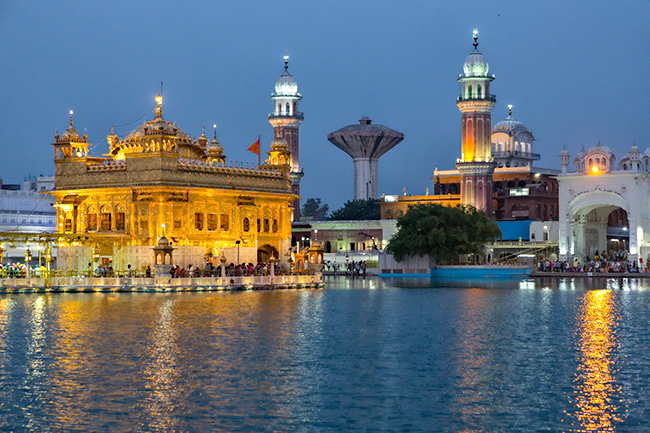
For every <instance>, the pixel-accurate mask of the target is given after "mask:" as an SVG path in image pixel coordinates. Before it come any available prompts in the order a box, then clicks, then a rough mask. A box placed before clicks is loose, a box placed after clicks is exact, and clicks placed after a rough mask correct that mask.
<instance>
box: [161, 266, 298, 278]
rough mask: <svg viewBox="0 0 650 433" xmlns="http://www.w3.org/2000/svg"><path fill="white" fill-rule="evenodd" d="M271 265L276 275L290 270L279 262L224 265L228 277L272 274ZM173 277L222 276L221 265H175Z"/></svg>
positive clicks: (171, 273)
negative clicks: (185, 266)
mask: <svg viewBox="0 0 650 433" xmlns="http://www.w3.org/2000/svg"><path fill="white" fill-rule="evenodd" d="M271 266H274V269H273V272H274V274H275V275H286V274H288V273H289V272H288V271H287V269H286V268H285V267H284V266H282V267H280V266H278V265H277V264H271V263H266V262H260V263H257V264H256V265H254V264H253V263H242V264H239V265H236V264H234V263H230V264H229V265H226V266H225V267H224V270H225V274H226V275H225V276H226V277H242V276H264V275H271ZM169 274H170V275H171V277H172V278H197V277H221V276H222V275H221V266H214V265H213V264H212V263H210V262H206V264H205V267H203V268H201V267H199V266H193V265H189V266H188V267H187V269H185V268H184V267H182V266H178V265H174V266H172V268H171V269H170V271H169Z"/></svg>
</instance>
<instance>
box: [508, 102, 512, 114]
mask: <svg viewBox="0 0 650 433" xmlns="http://www.w3.org/2000/svg"><path fill="white" fill-rule="evenodd" d="M508 116H512V104H508Z"/></svg>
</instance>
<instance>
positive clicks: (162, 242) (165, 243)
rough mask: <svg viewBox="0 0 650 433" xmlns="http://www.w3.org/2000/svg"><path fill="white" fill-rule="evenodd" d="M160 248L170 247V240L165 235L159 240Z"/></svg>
mask: <svg viewBox="0 0 650 433" xmlns="http://www.w3.org/2000/svg"><path fill="white" fill-rule="evenodd" d="M158 246H159V247H167V246H169V240H168V239H167V238H166V237H165V235H162V236H161V237H160V239H158Z"/></svg>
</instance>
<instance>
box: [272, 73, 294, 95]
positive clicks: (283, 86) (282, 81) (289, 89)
mask: <svg viewBox="0 0 650 433" xmlns="http://www.w3.org/2000/svg"><path fill="white" fill-rule="evenodd" d="M275 93H276V94H277V95H297V94H298V83H296V80H295V79H294V78H293V76H292V75H291V74H290V73H289V70H288V69H285V70H284V72H283V73H282V75H280V78H278V81H276V82H275Z"/></svg>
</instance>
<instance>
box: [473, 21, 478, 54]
mask: <svg viewBox="0 0 650 433" xmlns="http://www.w3.org/2000/svg"><path fill="white" fill-rule="evenodd" d="M472 38H473V39H474V49H478V26H477V25H476V24H474V30H473V31H472Z"/></svg>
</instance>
